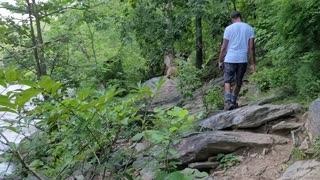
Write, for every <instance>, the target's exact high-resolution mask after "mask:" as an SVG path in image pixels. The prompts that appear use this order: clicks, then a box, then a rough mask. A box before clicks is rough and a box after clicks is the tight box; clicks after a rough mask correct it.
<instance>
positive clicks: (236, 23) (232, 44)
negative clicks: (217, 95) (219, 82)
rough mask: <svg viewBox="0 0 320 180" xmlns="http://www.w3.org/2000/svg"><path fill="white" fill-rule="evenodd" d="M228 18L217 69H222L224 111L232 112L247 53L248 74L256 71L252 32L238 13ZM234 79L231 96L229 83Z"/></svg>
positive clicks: (245, 65)
mask: <svg viewBox="0 0 320 180" xmlns="http://www.w3.org/2000/svg"><path fill="white" fill-rule="evenodd" d="M230 17H231V20H232V24H231V25H229V26H228V27H227V28H226V29H225V31H224V34H223V43H222V47H221V50H220V55H219V68H220V69H222V68H224V82H225V110H232V109H234V108H236V106H237V97H238V95H239V91H240V88H241V85H242V79H243V76H244V74H245V72H246V69H247V63H248V57H247V56H248V51H249V55H250V73H253V72H254V71H255V69H256V59H255V48H254V30H253V28H252V27H251V26H249V25H248V24H246V23H243V22H241V14H240V12H238V11H234V12H232V13H231V15H230ZM223 59H224V62H223ZM234 78H235V84H236V85H235V87H234V89H233V91H232V94H231V82H232V81H233V79H234Z"/></svg>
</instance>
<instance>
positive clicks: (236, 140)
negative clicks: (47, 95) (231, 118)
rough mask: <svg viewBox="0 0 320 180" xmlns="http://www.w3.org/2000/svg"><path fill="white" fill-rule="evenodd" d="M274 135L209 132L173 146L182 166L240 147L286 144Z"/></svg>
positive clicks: (281, 138)
mask: <svg viewBox="0 0 320 180" xmlns="http://www.w3.org/2000/svg"><path fill="white" fill-rule="evenodd" d="M287 142H288V139H286V138H283V137H281V136H276V135H268V134H257V133H250V132H229V131H210V132H203V133H198V134H193V135H190V136H189V137H186V138H183V139H182V140H181V141H180V143H178V144H177V145H176V146H175V149H176V150H177V152H178V153H179V155H180V157H179V160H180V161H181V162H182V163H183V164H187V163H191V162H200V161H204V160H207V159H208V157H210V156H212V155H216V154H218V153H230V152H233V151H235V150H237V149H239V148H242V147H256V146H269V145H272V144H283V143H287Z"/></svg>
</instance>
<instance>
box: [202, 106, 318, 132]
mask: <svg viewBox="0 0 320 180" xmlns="http://www.w3.org/2000/svg"><path fill="white" fill-rule="evenodd" d="M300 110H301V106H300V105H297V104H291V105H263V106H245V107H242V108H239V109H235V110H233V111H226V112H222V113H219V114H216V115H213V116H211V117H208V118H206V119H204V120H201V121H200V122H199V125H200V126H201V127H203V128H209V129H217V130H220V129H225V128H256V127H259V126H261V125H263V124H265V123H267V122H270V121H272V120H276V119H278V118H281V117H286V116H290V115H293V114H295V113H296V112H298V111H300ZM319 122H320V121H319ZM319 127H320V126H319Z"/></svg>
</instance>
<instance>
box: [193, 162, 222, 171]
mask: <svg viewBox="0 0 320 180" xmlns="http://www.w3.org/2000/svg"><path fill="white" fill-rule="evenodd" d="M218 166H219V163H218V162H196V163H191V164H189V165H188V167H189V168H192V169H214V168H217V167H218Z"/></svg>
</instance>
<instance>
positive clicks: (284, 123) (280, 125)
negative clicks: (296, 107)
mask: <svg viewBox="0 0 320 180" xmlns="http://www.w3.org/2000/svg"><path fill="white" fill-rule="evenodd" d="M302 125H303V123H296V122H291V121H289V122H287V121H281V122H279V123H278V124H275V125H273V126H272V130H273V131H279V130H288V129H297V128H299V127H301V126H302Z"/></svg>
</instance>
